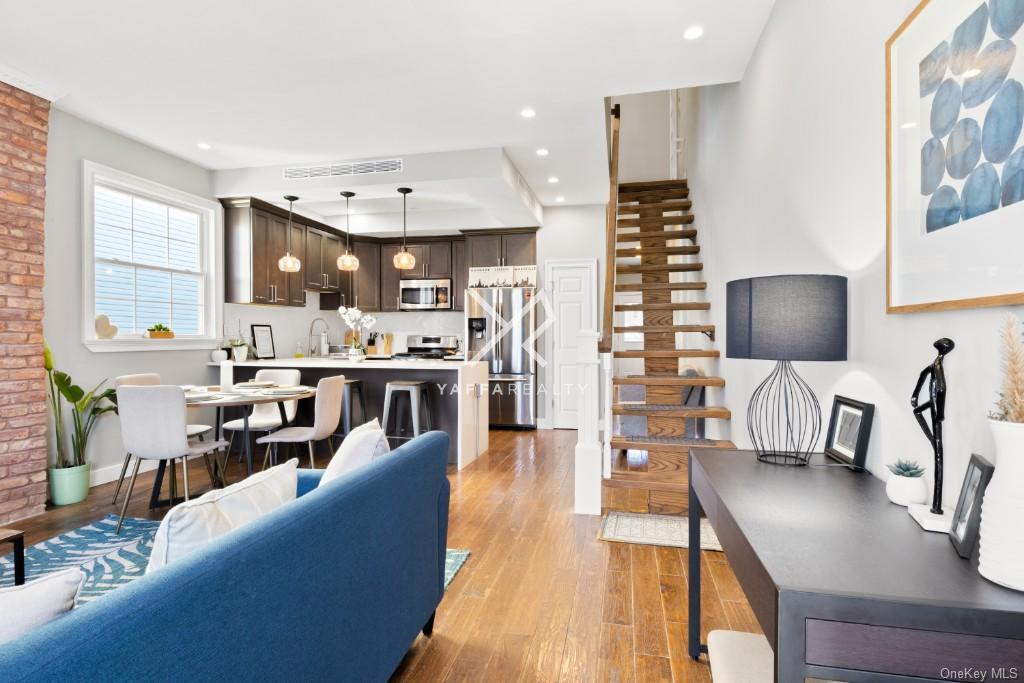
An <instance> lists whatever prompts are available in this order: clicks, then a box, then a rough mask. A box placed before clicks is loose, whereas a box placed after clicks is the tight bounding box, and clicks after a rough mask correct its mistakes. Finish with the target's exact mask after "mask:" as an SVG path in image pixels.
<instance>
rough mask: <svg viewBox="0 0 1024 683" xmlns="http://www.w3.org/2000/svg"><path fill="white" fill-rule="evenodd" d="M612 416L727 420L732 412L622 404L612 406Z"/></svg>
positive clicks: (722, 409)
mask: <svg viewBox="0 0 1024 683" xmlns="http://www.w3.org/2000/svg"><path fill="white" fill-rule="evenodd" d="M612 414H613V415H639V416H649V415H654V416H657V417H682V418H687V417H699V418H706V419H716V420H728V419H730V418H731V417H732V411H730V410H729V409H728V408H726V407H724V406H696V407H687V406H683V405H674V404H670V403H642V402H624V403H614V404H612Z"/></svg>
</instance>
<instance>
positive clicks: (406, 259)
mask: <svg viewBox="0 0 1024 683" xmlns="http://www.w3.org/2000/svg"><path fill="white" fill-rule="evenodd" d="M398 191H399V192H401V193H402V251H400V252H398V253H397V254H395V258H394V263H395V268H397V269H398V270H412V269H413V268H415V267H416V257H415V256H413V255H412V254H410V253H409V251H408V249H406V248H405V199H406V197H408V196H409V193H410V192H412V188H411V187H400V188H398Z"/></svg>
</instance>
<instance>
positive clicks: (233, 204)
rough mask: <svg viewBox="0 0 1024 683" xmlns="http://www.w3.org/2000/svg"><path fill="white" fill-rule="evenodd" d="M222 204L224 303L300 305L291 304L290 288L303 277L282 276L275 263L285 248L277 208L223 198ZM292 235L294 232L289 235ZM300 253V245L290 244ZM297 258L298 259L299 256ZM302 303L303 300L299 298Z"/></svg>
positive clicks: (284, 229)
mask: <svg viewBox="0 0 1024 683" xmlns="http://www.w3.org/2000/svg"><path fill="white" fill-rule="evenodd" d="M221 203H222V204H223V205H224V209H225V211H224V252H225V254H224V300H225V301H226V302H228V303H234V304H263V305H273V306H288V305H302V304H298V303H294V302H293V297H292V292H291V287H292V286H293V283H298V284H299V287H298V289H299V293H297V294H295V297H294V299H295V300H296V301H298V300H299V299H300V297H301V290H302V287H301V283H302V282H303V275H302V273H301V272H299V273H295V274H292V273H282V272H281V271H280V270H279V269H278V267H277V260H278V259H279V258H281V257H282V256H284V254H285V251H286V250H287V248H288V220H287V218H285V217H284V216H281V215H280V213H279V210H278V209H277V207H275V206H273V205H272V204H267V203H265V202H260V201H259V200H257V199H250V198H248V197H243V198H227V199H223V200H221ZM293 235H294V233H293ZM292 250H293V252H297V253H299V254H301V253H302V252H301V251H297V250H301V243H300V244H299V245H298V246H297V245H295V244H294V242H293V244H292ZM300 258H301V256H300ZM303 303H304V299H303Z"/></svg>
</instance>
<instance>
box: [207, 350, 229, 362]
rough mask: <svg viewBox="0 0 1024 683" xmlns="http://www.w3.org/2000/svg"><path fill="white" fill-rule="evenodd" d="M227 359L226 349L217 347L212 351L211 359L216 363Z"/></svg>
mask: <svg viewBox="0 0 1024 683" xmlns="http://www.w3.org/2000/svg"><path fill="white" fill-rule="evenodd" d="M227 359H228V352H227V351H225V350H224V349H216V350H214V351H213V352H212V353H210V360H212V361H213V362H214V363H220V362H221V361H225V360H227Z"/></svg>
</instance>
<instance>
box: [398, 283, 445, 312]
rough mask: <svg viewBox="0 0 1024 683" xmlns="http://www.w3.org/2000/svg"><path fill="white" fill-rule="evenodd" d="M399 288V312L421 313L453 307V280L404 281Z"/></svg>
mask: <svg viewBox="0 0 1024 683" xmlns="http://www.w3.org/2000/svg"><path fill="white" fill-rule="evenodd" d="M399 287H400V289H399V292H400V298H399V300H398V308H399V310H402V311H419V310H435V309H451V307H452V299H451V289H452V281H451V280H447V279H443V280H402V281H401V284H400V285H399Z"/></svg>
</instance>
